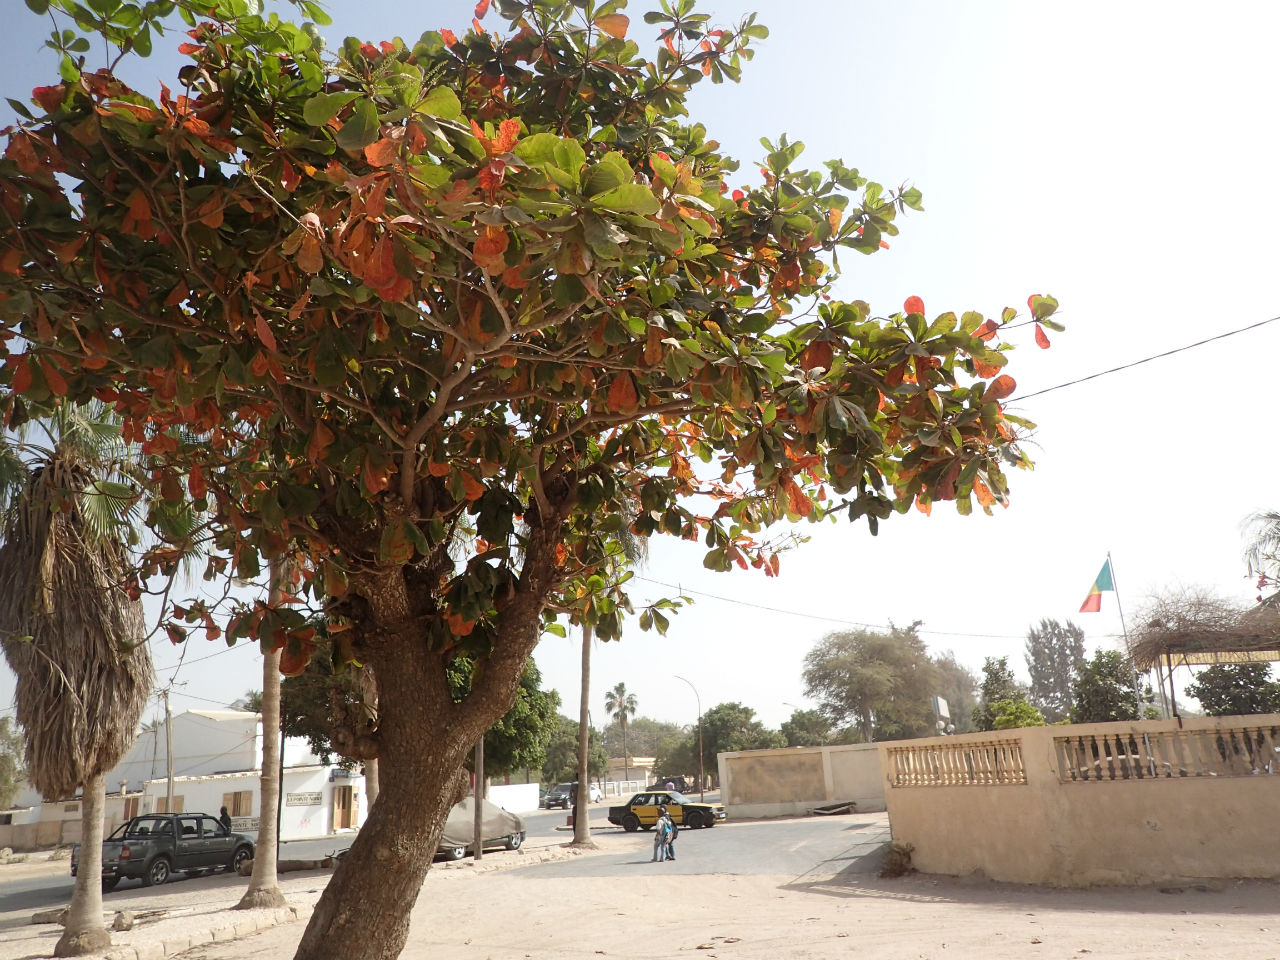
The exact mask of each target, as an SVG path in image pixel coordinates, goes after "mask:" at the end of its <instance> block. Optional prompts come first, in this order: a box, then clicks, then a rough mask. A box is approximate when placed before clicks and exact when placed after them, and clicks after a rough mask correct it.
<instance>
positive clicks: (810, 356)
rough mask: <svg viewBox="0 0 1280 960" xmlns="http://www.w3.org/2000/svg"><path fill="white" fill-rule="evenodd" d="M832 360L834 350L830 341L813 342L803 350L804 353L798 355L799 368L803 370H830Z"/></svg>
mask: <svg viewBox="0 0 1280 960" xmlns="http://www.w3.org/2000/svg"><path fill="white" fill-rule="evenodd" d="M834 358H835V348H834V347H832V345H831V342H830V341H828V340H815V341H814V342H813V343H811V344H809V345H808V346H807V347H805V348H804V353H802V354H800V366H801V367H803V368H804V369H805V370H813V369H814V368H815V367H821V368H822V369H823V370H830V369H831V361H832V360H833V359H834Z"/></svg>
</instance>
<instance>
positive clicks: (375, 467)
mask: <svg viewBox="0 0 1280 960" xmlns="http://www.w3.org/2000/svg"><path fill="white" fill-rule="evenodd" d="M361 476H362V477H363V479H364V486H365V489H366V490H368V491H369V492H370V493H381V492H382V491H383V490H386V489H387V488H388V487H390V486H391V467H390V465H388V464H386V463H378V464H375V463H374V462H373V460H371V459H370V456H369V454H368V453H366V454H365V455H364V470H362V471H361Z"/></svg>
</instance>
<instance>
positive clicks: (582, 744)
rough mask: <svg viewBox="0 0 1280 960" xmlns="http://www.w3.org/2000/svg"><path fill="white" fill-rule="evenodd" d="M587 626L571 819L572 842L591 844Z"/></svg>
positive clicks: (584, 629)
mask: <svg viewBox="0 0 1280 960" xmlns="http://www.w3.org/2000/svg"><path fill="white" fill-rule="evenodd" d="M590 690H591V626H590V624H586V623H584V624H583V625H582V690H581V694H580V696H579V701H578V804H577V809H578V815H577V817H575V818H574V821H573V845H574V846H575V847H594V846H595V844H594V843H593V842H592V841H591V822H590V819H591V818H590V817H589V816H588V815H587V805H588V804H589V803H590V802H591V770H590V763H591V719H590V718H591V713H590V706H589V704H590V702H591V699H590V696H589V694H590Z"/></svg>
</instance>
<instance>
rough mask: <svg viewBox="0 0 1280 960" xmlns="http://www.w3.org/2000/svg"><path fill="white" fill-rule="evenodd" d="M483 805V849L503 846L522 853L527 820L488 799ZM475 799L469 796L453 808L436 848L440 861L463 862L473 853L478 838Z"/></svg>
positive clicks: (482, 801)
mask: <svg viewBox="0 0 1280 960" xmlns="http://www.w3.org/2000/svg"><path fill="white" fill-rule="evenodd" d="M480 802H481V803H482V804H483V806H482V807H481V810H482V811H483V817H484V820H483V823H482V824H481V827H482V832H483V834H484V846H485V849H486V850H487V849H488V848H489V847H491V846H494V847H497V846H501V847H505V848H506V849H508V850H519V849H520V845H521V844H522V843H524V836H525V830H524V821H523V820H521V819H520V818H519V817H517V816H516V815H515V814H514V813H508V812H507V811H506V810H503V809H502V808H501V807H500V806H498V805H497V804H496V803H491V802H490V801H488V800H481V801H480ZM475 809H476V808H475V800H474V798H472V797H468V798H467V799H466V800H462V801H459V802H458V803H455V804H454V805H453V809H451V810H450V811H449V819H448V820H446V821H445V824H444V832H443V833H442V834H441V835H440V844H439V846H438V847H437V848H436V857H437V859H440V860H461V859H462V858H463V857H465V856H466V855H467V854H468V853H471V852H474V849H475V837H476V821H475Z"/></svg>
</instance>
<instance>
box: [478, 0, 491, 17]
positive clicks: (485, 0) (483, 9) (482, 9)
mask: <svg viewBox="0 0 1280 960" xmlns="http://www.w3.org/2000/svg"><path fill="white" fill-rule="evenodd" d="M488 12H489V0H480V2H479V3H477V4H476V19H477V20H483V19H484V15H485V14H486V13H488Z"/></svg>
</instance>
